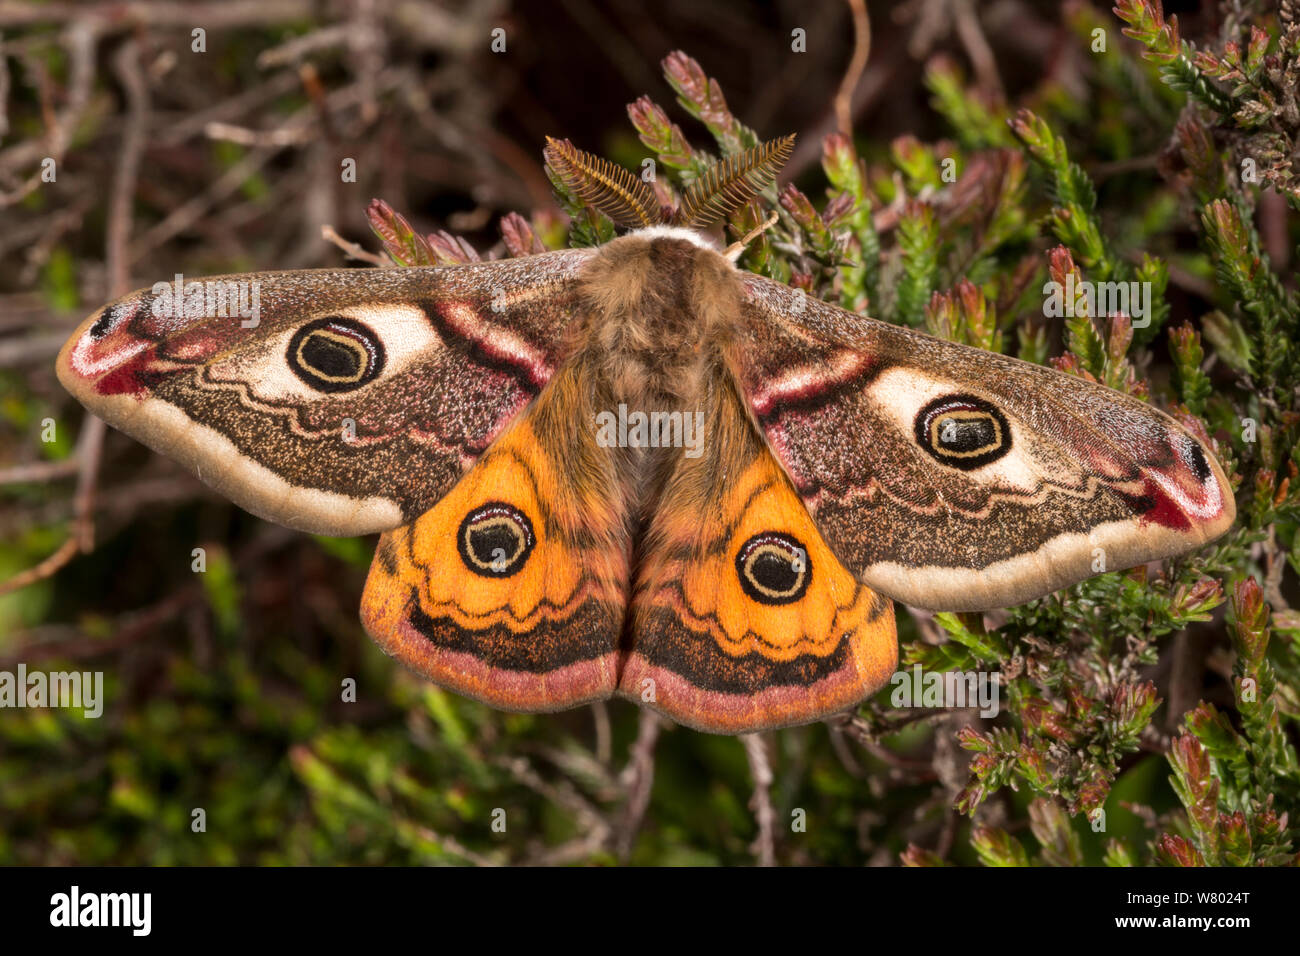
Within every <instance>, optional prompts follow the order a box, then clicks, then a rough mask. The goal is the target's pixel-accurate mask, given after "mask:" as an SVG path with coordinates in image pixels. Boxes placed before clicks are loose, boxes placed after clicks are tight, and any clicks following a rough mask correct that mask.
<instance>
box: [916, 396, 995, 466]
mask: <svg viewBox="0 0 1300 956" xmlns="http://www.w3.org/2000/svg"><path fill="white" fill-rule="evenodd" d="M914 433H915V437H916V443H917V444H918V445H920V446H921V448H922V449H923V450H924V451H925V452H927V453H928V454H929V455H930V456H931V457H933V458H934V459H935V460H936V461H938V462H940V463H941V464H943V465H945V466H947V467H950V468H959V469H961V470H962V471H970V470H972V469H975V468H983V467H984V466H985V465H988V464H991V463H992V462H995V461H997V460H998V459H999V458H1002V457H1003V456H1004V455H1006V454H1007V453H1008V452H1010V451H1011V428H1010V425H1009V423H1008V422H1007V418H1006V416H1005V415H1004V414H1003V413H1002V411H1001V410H1000V409H999V408H998V407H997V406H996V405H994V404H993V403H992V402H989V401H986V400H985V399H983V398H979V397H978V396H975V395H966V394H960V395H942V396H940V397H938V398H936V399H934V400H932V401H930V402H928V403H927V404H926V405H925V406H924V407H923V408H921V409H920V410H919V411H918V412H917V414H916V419H915V424H914Z"/></svg>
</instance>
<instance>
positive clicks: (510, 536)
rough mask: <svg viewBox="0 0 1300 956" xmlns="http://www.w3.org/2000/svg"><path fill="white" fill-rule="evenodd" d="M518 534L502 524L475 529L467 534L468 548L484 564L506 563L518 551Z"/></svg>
mask: <svg viewBox="0 0 1300 956" xmlns="http://www.w3.org/2000/svg"><path fill="white" fill-rule="evenodd" d="M519 544H520V542H519V534H518V532H517V531H515V530H513V529H512V528H510V527H509V526H508V525H505V524H502V523H496V524H490V525H488V526H487V527H485V528H475V529H472V530H471V531H470V533H469V546H470V547H471V548H473V549H474V556H475V557H477V558H478V559H479V560H480V561H482V562H483V563H484V564H491V563H492V562H494V561H495V562H498V563H501V562H508V561H510V560H511V559H512V558H513V557H514V556H515V554H516V553H518V551H519Z"/></svg>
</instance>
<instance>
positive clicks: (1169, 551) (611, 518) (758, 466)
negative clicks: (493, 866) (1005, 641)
mask: <svg viewBox="0 0 1300 956" xmlns="http://www.w3.org/2000/svg"><path fill="white" fill-rule="evenodd" d="M792 142H793V137H787V138H785V139H781V140H775V141H772V142H769V143H765V144H762V145H761V146H758V147H755V148H754V149H752V150H750V151H748V152H746V153H743V154H739V155H737V156H733V157H731V158H730V159H727V160H725V161H722V162H720V163H719V164H718V165H717V166H715V167H713V168H712V169H711V170H709V171H708V172H707V173H706V174H705V175H703V176H701V177H699V179H698V180H697V181H696V182H695V183H694V184H693V185H692V186H691V187H690V188H689V189H687V190H686V191H685V192H684V194H683V198H682V200H681V202H680V203H679V204H678V206H677V208H674V209H666V208H663V207H662V206H661V205H660V203H659V201H658V199H657V196H656V194H655V193H654V192H653V190H652V189H651V187H650V186H648V185H647V184H646V183H644V182H642V181H641V180H640V179H638V178H637V177H635V176H633V175H632V174H630V173H628V172H626V171H625V170H621V169H618V168H617V167H614V166H612V165H610V164H608V163H606V162H604V161H603V160H598V159H596V158H594V157H592V156H590V155H588V154H586V153H583V152H581V151H579V150H577V149H575V148H574V147H573V146H572V145H571V144H569V143H567V142H557V141H554V140H552V141H550V143H549V145H548V146H547V148H546V155H547V159H548V161H549V163H550V165H551V167H552V169H553V170H554V171H555V172H556V173H557V175H558V176H559V178H560V179H561V180H562V181H563V182H565V183H566V184H567V185H568V186H569V187H570V188H571V189H572V190H573V191H574V192H575V193H576V194H577V195H579V196H580V197H581V198H583V199H585V200H587V201H588V202H590V203H591V204H593V205H594V206H596V208H599V209H601V210H602V211H604V212H605V213H606V214H607V215H609V216H610V218H611V219H613V220H614V221H615V222H616V223H617V224H619V225H621V226H625V227H628V231H627V232H626V233H625V234H623V235H621V236H619V237H618V238H615V239H614V240H612V241H610V242H608V243H606V244H604V245H603V246H600V247H597V248H575V249H566V250H562V251H554V252H544V253H540V254H537V255H531V256H527V257H523V258H516V259H507V260H500V261H489V262H479V263H473V264H468V265H462V266H453V267H412V268H401V269H347V270H312V271H295V272H263V273H255V274H250V275H243V276H224V277H219V278H218V279H215V280H208V282H207V283H205V284H204V285H203V286H201V287H200V288H199V292H198V293H197V294H195V295H191V294H190V290H189V287H188V286H187V287H185V288H184V289H182V290H178V292H179V293H180V294H177V295H170V294H167V292H166V289H165V284H164V287H163V288H159V287H155V289H153V290H142V291H139V292H136V293H134V294H132V295H129V296H126V297H124V298H122V299H119V300H118V301H116V302H113V303H111V304H110V305H107V306H105V307H104V308H102V309H100V310H99V311H98V312H96V313H94V314H93V315H91V316H90V317H89V318H88V319H86V321H85V322H84V323H83V324H82V325H81V327H80V328H79V329H78V330H77V331H76V332H75V334H74V335H73V336H72V338H71V339H70V340H69V341H68V343H67V344H66V345H65V346H64V348H63V350H62V352H61V353H60V355H59V358H58V375H59V379H60V381H61V382H62V383H63V385H64V386H65V387H66V388H67V389H68V390H69V391H70V392H71V393H72V394H73V395H74V396H75V397H76V398H77V399H79V400H80V401H81V402H82V403H83V404H84V405H85V406H86V407H87V408H88V409H89V410H90V411H91V412H93V413H94V414H96V415H98V416H100V417H101V418H103V419H105V420H106V421H107V422H109V423H110V424H112V425H114V426H116V427H117V428H120V429H121V430H123V431H125V432H127V433H128V434H130V435H132V436H134V437H136V438H137V439H139V440H140V441H142V442H144V443H145V444H147V445H149V446H150V447H151V448H153V449H155V450H157V451H159V452H160V453H162V454H165V455H169V456H171V457H173V458H175V459H177V460H178V461H180V462H182V463H184V464H185V465H186V466H188V467H189V468H190V469H191V470H193V471H194V472H195V473H196V474H198V475H199V477H200V478H201V479H202V480H203V481H205V482H207V483H208V484H209V485H211V486H212V487H213V488H215V489H216V490H217V491H219V492H221V493H222V494H224V495H226V496H228V497H229V498H231V499H232V500H233V501H235V502H236V503H237V504H239V505H241V506H242V507H244V508H246V509H247V510H249V511H251V512H253V513H254V514H256V515H259V516H261V517H263V518H266V519H268V520H271V521H276V522H279V523H281V524H284V525H287V526H289V527H291V528H297V529H301V530H304V531H310V532H314V533H318V534H325V535H364V534H369V533H372V532H380V533H381V537H380V539H379V545H378V548H377V551H376V553H375V558H374V561H373V564H372V566H371V569H370V573H369V576H368V578H367V581H366V585H365V591H364V594H363V597H362V607H361V618H362V621H363V623H364V626H365V629H366V631H367V632H368V633H369V634H370V636H371V637H372V638H373V639H374V640H375V641H376V642H377V643H378V644H379V645H380V646H381V647H382V648H383V649H384V650H385V651H386V652H387V653H388V654H390V655H392V656H394V657H396V658H398V659H399V660H400V661H401V662H402V663H403V664H405V665H406V666H408V667H410V668H412V669H413V670H414V671H416V672H417V673H418V674H420V675H422V676H424V677H425V678H427V679H429V680H430V681H433V682H435V683H437V684H439V685H441V686H443V687H446V688H449V689H451V690H452V691H455V692H457V693H460V694H463V695H467V696H469V697H473V698H476V699H478V700H480V701H484V702H486V703H488V704H490V705H492V706H493V707H497V708H500V709H504V710H511V711H534V712H536V711H555V710H560V709H564V708H570V707H575V706H577V705H580V704H584V703H588V702H591V701H597V700H601V699H604V698H609V697H611V696H622V697H626V698H629V699H631V700H633V701H635V702H638V703H642V704H645V705H647V706H650V707H653V708H655V709H657V710H658V711H660V712H661V713H662V714H664V715H666V716H668V717H669V718H671V719H672V720H674V721H677V722H679V723H681V724H685V725H687V726H689V727H693V728H696V729H698V730H701V731H707V732H713V733H725V734H737V733H749V732H754V731H759V730H764V729H769V728H776V727H783V726H788V725H794V724H800V723H807V722H810V721H814V720H817V719H820V718H823V717H826V716H827V715H830V714H833V713H835V712H837V711H841V710H844V709H846V708H849V707H852V706H854V705H855V704H857V703H858V702H860V701H861V700H862V699H863V698H865V697H866V696H868V695H869V694H871V693H872V692H873V691H875V690H877V689H878V688H879V687H881V686H882V685H883V684H884V683H885V682H886V681H887V680H888V679H889V677H890V675H891V674H892V673H893V672H894V670H895V667H896V664H897V657H898V647H897V637H896V632H895V625H894V615H893V608H892V604H891V599H892V600H896V601H902V602H905V603H906V604H909V605H914V606H917V607H920V608H933V609H943V610H981V609H988V608H996V607H1003V606H1007V605H1011V604H1016V603H1019V602H1023V601H1026V600H1029V599H1032V598H1035V597H1038V596H1040V595H1043V594H1046V593H1048V592H1050V591H1053V590H1056V589H1059V588H1062V587H1065V586H1067V585H1069V584H1072V583H1074V582H1076V581H1079V580H1081V579H1082V578H1084V577H1087V576H1088V575H1090V574H1092V573H1093V569H1094V563H1095V562H1096V561H1097V556H1098V555H1099V554H1101V555H1104V561H1105V567H1106V568H1108V569H1112V570H1115V569H1122V568H1127V567H1131V566H1133V565H1136V564H1140V563H1143V562H1147V561H1151V560H1154V559H1158V558H1164V557H1168V556H1172V555H1179V554H1183V553H1185V552H1188V551H1190V550H1193V549H1195V548H1197V547H1199V546H1200V545H1202V544H1204V543H1205V542H1207V541H1209V540H1211V539H1213V538H1215V537H1217V536H1218V535H1220V534H1221V533H1223V531H1224V530H1225V529H1227V528H1228V526H1229V525H1230V524H1231V523H1232V520H1233V517H1234V514H1235V505H1234V501H1233V497H1232V493H1231V490H1230V487H1229V485H1228V482H1227V479H1226V478H1225V476H1224V472H1223V470H1222V468H1221V466H1220V465H1219V463H1218V462H1217V461H1216V460H1215V457H1214V455H1213V454H1212V453H1210V452H1209V451H1208V450H1207V449H1206V448H1204V447H1202V445H1201V444H1200V442H1199V441H1198V440H1197V439H1196V438H1195V437H1193V436H1192V435H1191V434H1190V433H1189V432H1187V431H1186V430H1185V429H1183V428H1182V427H1180V426H1179V425H1178V424H1177V423H1176V422H1175V421H1174V420H1173V419H1171V418H1170V417H1169V416H1167V415H1165V414H1163V413H1161V412H1159V411H1157V410H1156V409H1154V408H1152V407H1150V406H1148V405H1146V404H1144V403H1142V402H1140V401H1138V400H1136V399H1134V398H1132V397H1129V396H1127V395H1124V394H1121V393H1119V392H1116V391H1112V390H1111V389H1108V388H1106V387H1103V386H1101V385H1097V384H1093V383H1091V382H1088V381H1085V380H1083V379H1080V378H1078V377H1073V376H1068V375H1065V374H1063V373H1060V372H1057V371H1054V370H1051V369H1048V368H1043V367H1039V366H1036V365H1032V364H1028V363H1025V362H1022V361H1017V360H1015V359H1012V358H1007V357H1004V356H1002V355H997V354H992V353H988V352H984V351H981V350H978V349H974V348H969V347H966V346H962V345H958V344H954V343H951V342H947V341H943V340H940V339H937V338H933V337H930V336H927V335H924V334H922V333H919V332H916V331H913V330H911V329H908V328H902V327H897V326H893V325H890V324H886V323H883V322H880V321H876V320H873V319H871V318H868V317H866V316H863V315H858V314H854V313H851V312H848V311H845V310H843V309H840V308H837V307H836V306H834V305H830V304H828V303H826V302H822V301H819V300H818V299H816V298H813V297H809V296H806V295H805V294H803V293H802V292H801V291H799V290H797V289H794V288H791V287H789V286H786V285H783V284H781V283H778V282H775V281H772V280H770V279H767V278H763V277H760V276H758V275H754V274H751V273H749V272H746V271H743V270H741V269H739V268H737V266H736V264H735V259H736V256H737V254H738V251H739V250H738V249H736V248H733V249H731V250H722V249H720V248H719V247H718V246H717V245H715V243H714V242H713V241H712V240H711V239H710V238H709V237H708V235H707V234H706V233H705V232H704V231H703V230H704V229H705V227H706V226H707V225H708V224H710V223H712V222H715V221H717V220H719V219H721V218H723V217H724V216H726V215H728V214H729V213H730V212H732V211H733V210H735V209H737V208H739V207H740V206H741V205H742V204H744V203H746V202H748V201H750V200H751V199H752V198H753V197H754V196H756V195H757V194H758V193H759V192H760V191H761V190H762V189H764V188H766V187H767V186H768V185H770V183H771V182H772V181H773V179H774V178H775V176H776V174H777V172H778V170H779V168H780V166H781V165H782V164H783V163H784V162H785V160H786V159H787V158H788V156H789V154H790V152H791V149H792ZM223 282H245V283H253V284H254V288H255V289H257V290H258V293H259V296H258V299H259V309H260V314H259V317H258V321H257V322H256V323H255V324H254V323H251V322H248V321H241V320H240V319H239V318H231V317H229V316H225V317H223V316H220V315H213V314H212V310H211V309H209V308H208V307H207V304H205V297H204V294H203V289H204V288H211V287H212V285H213V284H214V283H223ZM218 287H220V286H218ZM615 422H617V424H614V423H615ZM687 428H690V429H693V431H692V437H691V438H690V441H689V444H688V441H687V437H686V431H687Z"/></svg>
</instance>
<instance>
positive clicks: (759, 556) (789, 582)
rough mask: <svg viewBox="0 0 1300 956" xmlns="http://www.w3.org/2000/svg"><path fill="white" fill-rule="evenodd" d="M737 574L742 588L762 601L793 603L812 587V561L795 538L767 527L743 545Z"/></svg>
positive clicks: (737, 558) (767, 602) (738, 559)
mask: <svg viewBox="0 0 1300 956" xmlns="http://www.w3.org/2000/svg"><path fill="white" fill-rule="evenodd" d="M736 574H737V576H738V577H739V578H740V587H741V590H743V591H744V592H745V594H747V595H748V596H749V597H751V598H752V599H753V600H755V601H757V602H759V603H760V604H772V605H776V604H791V603H793V602H795V601H797V600H799V599H800V598H801V597H803V595H804V593H805V592H806V591H807V590H808V582H809V580H810V579H811V577H812V563H811V562H810V561H809V559H808V552H807V551H806V550H805V549H804V547H803V545H801V544H800V543H799V542H798V541H796V540H795V539H794V538H792V537H790V536H789V535H787V534H783V533H781V532H778V531H765V532H762V533H761V534H756V535H754V536H753V537H752V538H750V539H749V540H748V541H746V542H745V543H744V544H743V545H741V546H740V550H739V551H737V552H736Z"/></svg>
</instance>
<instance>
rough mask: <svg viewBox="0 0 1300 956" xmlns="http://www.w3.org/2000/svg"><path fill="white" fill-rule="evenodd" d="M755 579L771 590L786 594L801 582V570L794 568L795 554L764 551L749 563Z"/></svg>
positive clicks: (750, 571)
mask: <svg viewBox="0 0 1300 956" xmlns="http://www.w3.org/2000/svg"><path fill="white" fill-rule="evenodd" d="M749 573H750V574H751V575H753V577H754V580H755V581H757V582H758V583H759V584H761V585H763V587H765V588H767V589H768V590H770V591H776V592H778V593H781V594H784V593H785V592H787V591H791V590H793V589H794V586H795V585H796V584H798V582H799V572H798V571H796V570H795V569H794V556H793V555H780V556H778V555H776V554H773V553H772V552H771V551H764V552H763V553H762V554H760V555H758V557H756V558H755V559H754V560H753V561H751V562H750V565H749Z"/></svg>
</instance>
